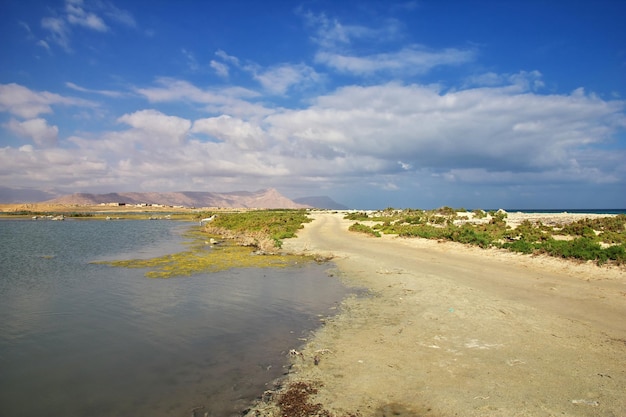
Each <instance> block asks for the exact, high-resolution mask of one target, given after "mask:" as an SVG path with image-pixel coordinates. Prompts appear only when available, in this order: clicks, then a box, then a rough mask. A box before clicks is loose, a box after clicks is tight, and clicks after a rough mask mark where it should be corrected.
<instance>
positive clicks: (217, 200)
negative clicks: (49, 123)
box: [0, 187, 345, 209]
mask: <svg viewBox="0 0 626 417" xmlns="http://www.w3.org/2000/svg"><path fill="white" fill-rule="evenodd" d="M0 191H2V193H0V202H2V201H3V200H5V201H4V202H10V203H15V202H25V198H24V197H26V196H27V194H25V193H19V192H17V191H18V190H12V189H9V188H7V187H2V189H1V190H0ZM2 195H6V196H9V197H10V198H9V199H8V200H12V201H6V200H7V198H2ZM20 197H21V198H20ZM32 197H39V198H33V199H31V200H30V201H29V202H35V201H33V200H38V202H43V203H46V204H50V205H65V206H86V205H99V204H129V205H130V204H149V205H156V204H160V205H164V206H184V207H223V208H264V209H278V208H290V209H295V208H328V209H340V208H345V206H343V205H341V204H339V203H336V202H335V201H333V200H332V199H331V198H330V197H304V198H299V199H297V201H296V200H291V199H289V198H288V197H285V196H284V195H282V194H281V193H280V192H278V191H277V190H276V189H274V188H268V189H264V190H258V191H234V192H227V193H215V192H206V191H179V192H163V193H161V192H120V193H107V194H91V193H75V194H69V195H63V196H60V197H56V198H53V199H49V198H50V196H49V194H48V195H46V194H45V193H40V194H35V195H32ZM42 197H44V198H42ZM45 197H48V198H45ZM16 199H19V200H21V201H15V200H16ZM44 200H45V201H44ZM26 201H27V200H26Z"/></svg>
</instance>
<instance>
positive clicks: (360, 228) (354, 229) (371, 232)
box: [348, 222, 380, 237]
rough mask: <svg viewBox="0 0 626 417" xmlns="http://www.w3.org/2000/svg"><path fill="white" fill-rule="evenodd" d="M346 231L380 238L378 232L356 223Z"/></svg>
mask: <svg viewBox="0 0 626 417" xmlns="http://www.w3.org/2000/svg"><path fill="white" fill-rule="evenodd" d="M348 230H350V231H351V232H359V233H365V234H366V235H370V236H374V237H380V232H378V231H376V230H374V229H372V228H371V227H370V226H367V225H365V224H361V223H358V222H357V223H354V224H353V225H352V226H350V227H349V228H348Z"/></svg>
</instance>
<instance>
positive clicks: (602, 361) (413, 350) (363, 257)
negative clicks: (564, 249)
mask: <svg viewBox="0 0 626 417" xmlns="http://www.w3.org/2000/svg"><path fill="white" fill-rule="evenodd" d="M314 218H315V220H314V221H313V222H312V223H310V224H308V225H306V226H305V228H304V230H302V231H301V232H300V233H299V234H298V238H297V239H289V240H287V241H285V249H286V250H288V251H294V252H310V253H321V254H332V255H334V256H335V259H334V260H335V262H336V264H337V266H338V269H339V272H338V274H339V275H340V276H341V277H342V278H343V279H345V280H346V282H347V283H348V284H350V285H355V286H360V287H365V288H368V289H369V290H370V294H371V295H369V296H366V297H355V298H351V299H349V300H346V302H345V303H344V305H343V308H342V313H341V314H339V315H338V316H336V317H334V318H332V319H330V320H329V321H328V322H327V324H326V325H325V326H324V327H323V328H322V329H321V330H319V331H318V332H317V333H316V335H315V337H314V338H313V339H312V340H311V341H310V342H309V343H308V344H307V346H306V347H305V349H304V350H303V352H302V353H303V355H302V356H298V357H296V358H295V365H294V368H293V371H294V372H293V373H292V374H291V375H290V379H291V380H292V381H297V380H304V381H310V382H311V381H312V382H315V383H317V382H319V383H320V388H319V393H318V394H317V395H316V396H315V398H314V399H313V402H320V403H322V404H323V405H324V407H325V408H326V409H327V410H329V411H330V412H331V413H332V415H337V416H344V415H346V416H347V415H354V414H356V413H358V414H359V415H361V416H363V417H368V416H391V415H395V416H507V417H510V416H557V415H558V416H617V417H625V416H626V277H625V275H624V272H623V271H620V270H617V269H606V268H599V267H596V266H594V265H575V264H573V263H568V262H564V261H555V260H549V259H543V258H531V257H528V256H519V255H513V254H507V253H504V252H498V251H485V250H481V249H472V248H468V247H465V246H461V245H456V244H452V243H437V242H432V241H425V240H421V239H411V240H408V239H399V238H393V237H388V236H386V237H383V238H372V237H367V236H365V235H360V234H355V233H352V232H348V231H347V228H348V226H349V225H350V224H351V222H350V221H347V220H344V219H343V218H342V215H341V214H331V213H317V214H315V215H314ZM315 362H317V365H316V364H315ZM268 415H271V414H268Z"/></svg>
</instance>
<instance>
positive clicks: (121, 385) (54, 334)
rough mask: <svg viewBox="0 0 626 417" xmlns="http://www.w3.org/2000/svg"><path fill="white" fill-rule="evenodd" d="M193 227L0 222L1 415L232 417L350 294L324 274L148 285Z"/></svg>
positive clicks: (243, 274)
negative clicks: (157, 260)
mask: <svg viewBox="0 0 626 417" xmlns="http://www.w3.org/2000/svg"><path fill="white" fill-rule="evenodd" d="M190 227H194V225H193V224H191V223H181V222H174V221H136V220H135V221H134V220H121V221H109V222H105V221H85V220H66V221H64V222H55V221H40V220H37V221H33V220H22V221H20V220H2V221H0V416H11V417H20V416H24V417H31V416H32V417H35V416H38V417H39V416H44V415H45V416H64V417H73V416H81V417H86V416H89V417H99V416H107V417H110V416H133V417H137V416H150V417H162V416H163V417H164V416H168V417H171V416H185V417H188V416H190V415H193V414H194V410H195V413H196V415H204V414H205V413H206V414H207V415H209V416H229V415H238V414H239V413H240V412H241V411H242V410H243V409H245V408H246V407H247V406H248V405H249V404H250V402H251V400H252V399H254V398H255V397H256V396H258V395H260V394H261V393H262V392H263V391H264V390H265V389H267V384H268V383H269V382H271V381H272V380H274V379H275V378H277V377H279V376H280V375H282V374H283V373H284V371H285V370H284V365H285V364H286V354H287V352H288V350H289V349H291V348H296V347H297V346H299V345H300V344H302V338H303V337H307V336H308V335H309V333H310V331H311V330H312V329H314V328H315V327H317V326H318V324H319V319H318V317H319V315H320V314H321V315H328V314H332V308H333V307H334V306H336V305H337V304H338V302H339V301H340V300H341V299H342V298H343V297H344V296H345V295H346V294H347V291H348V290H347V289H346V288H344V287H343V286H342V285H341V283H340V282H339V281H338V280H337V279H336V278H332V277H329V276H328V274H327V273H326V269H327V268H329V266H328V265H327V266H323V265H316V264H311V265H306V266H302V267H300V268H292V269H254V268H251V269H235V270H231V271H226V272H220V273H211V274H198V275H195V276H191V277H178V278H170V279H149V278H145V277H144V272H145V271H144V270H137V269H125V268H113V267H109V266H106V265H98V264H93V263H91V262H92V261H95V260H109V259H131V258H139V257H152V256H157V255H161V254H165V253H173V252H176V251H179V250H181V249H182V241H183V237H182V236H181V233H182V232H184V231H185V230H187V229H188V228H190Z"/></svg>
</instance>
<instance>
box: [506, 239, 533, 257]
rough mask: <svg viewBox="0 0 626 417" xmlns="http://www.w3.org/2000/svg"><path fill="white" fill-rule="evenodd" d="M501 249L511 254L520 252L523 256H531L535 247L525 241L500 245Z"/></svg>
mask: <svg viewBox="0 0 626 417" xmlns="http://www.w3.org/2000/svg"><path fill="white" fill-rule="evenodd" d="M502 247H503V248H505V249H508V250H511V251H513V252H521V253H525V254H531V253H533V252H534V251H535V245H533V244H532V243H530V242H527V241H525V240H516V241H514V242H506V243H503V244H502Z"/></svg>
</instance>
